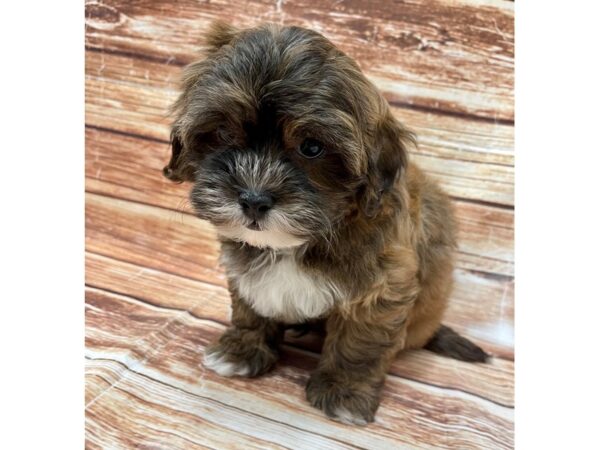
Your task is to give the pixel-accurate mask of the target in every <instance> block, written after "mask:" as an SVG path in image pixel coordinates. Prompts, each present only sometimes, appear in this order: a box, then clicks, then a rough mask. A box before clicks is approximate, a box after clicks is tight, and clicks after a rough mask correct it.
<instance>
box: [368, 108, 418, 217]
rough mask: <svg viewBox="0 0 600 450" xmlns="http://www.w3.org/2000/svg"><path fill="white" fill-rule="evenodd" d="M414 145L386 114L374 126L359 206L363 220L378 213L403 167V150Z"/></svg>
mask: <svg viewBox="0 0 600 450" xmlns="http://www.w3.org/2000/svg"><path fill="white" fill-rule="evenodd" d="M411 143H412V144H414V143H415V138H414V135H413V134H412V133H411V132H410V131H408V130H407V129H406V128H404V127H403V126H402V125H401V124H400V123H399V122H398V121H397V120H396V119H395V118H394V116H392V114H391V113H390V112H389V111H388V112H387V113H386V114H385V116H384V118H383V119H382V120H381V121H380V122H379V123H378V125H377V126H376V129H375V133H374V137H373V145H372V148H371V152H370V153H369V170H368V173H367V183H366V185H365V186H364V191H363V193H362V196H361V199H360V200H361V201H360V206H361V208H362V210H363V212H364V213H365V215H366V216H367V217H373V216H375V215H376V214H377V212H378V211H379V207H380V206H381V199H382V197H383V195H384V194H385V193H386V192H388V191H389V190H390V189H391V187H392V186H393V185H394V183H395V182H396V180H397V179H398V177H399V176H401V173H402V170H403V169H404V168H405V167H406V164H407V161H408V156H407V146H408V145H409V144H411Z"/></svg>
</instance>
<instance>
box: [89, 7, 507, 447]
mask: <svg viewBox="0 0 600 450" xmlns="http://www.w3.org/2000/svg"><path fill="white" fill-rule="evenodd" d="M216 18H220V19H224V20H226V21H228V22H231V23H234V24H236V25H239V26H252V25H255V24H258V23H261V22H265V21H272V22H278V23H284V24H294V25H302V26H307V27H310V28H313V29H316V30H318V31H320V32H322V33H324V34H325V35H326V36H328V37H329V38H331V39H332V40H333V41H334V42H335V43H336V44H337V45H339V46H340V47H341V48H342V49H343V50H344V51H346V52H347V53H348V54H349V55H351V56H352V57H354V58H355V59H356V60H357V61H358V62H359V64H360V65H361V67H362V68H363V70H364V71H365V73H366V74H367V76H368V77H369V78H370V79H372V80H373V81H374V82H375V83H376V85H377V86H378V87H379V88H380V89H381V90H382V91H383V92H384V95H385V96H386V98H387V99H388V100H389V102H390V104H391V105H392V108H393V111H394V114H395V115H396V116H397V117H398V118H399V119H400V120H401V121H402V122H404V123H405V124H406V125H408V126H409V127H410V128H412V129H413V130H414V131H416V133H417V134H418V137H419V149H418V150H416V151H414V152H413V153H412V154H411V157H412V159H413V160H414V161H416V162H417V163H418V164H419V165H420V166H421V167H423V168H424V169H425V170H426V171H427V172H428V173H430V174H431V175H432V176H434V177H436V178H437V179H438V180H440V182H441V183H442V185H443V186H444V188H445V189H446V190H447V191H448V192H449V193H450V194H451V196H452V198H453V199H454V201H455V204H456V209H457V213H458V219H459V222H460V249H459V254H458V264H457V268H456V272H455V278H456V288H455V291H454V293H453V296H452V301H451V306H450V308H449V310H448V312H447V314H446V319H445V322H446V323H447V324H449V325H451V326H453V327H454V328H455V329H457V330H459V331H460V332H461V333H463V334H465V335H467V336H468V337H470V338H471V339H472V340H474V341H476V342H477V343H479V344H480V345H482V346H483V347H484V348H485V349H486V350H487V351H488V352H491V353H492V354H493V355H494V358H493V359H492V361H491V362H490V363H489V364H485V365H475V364H467V363H463V362H459V361H455V360H451V359H447V358H443V357H439V356H436V355H433V354H431V353H429V352H426V351H413V352H409V353H406V354H404V355H402V356H401V357H399V358H398V360H397V361H396V362H395V363H394V365H393V366H392V368H391V370H390V373H389V375H388V380H387V384H386V386H385V389H384V392H383V399H382V403H381V407H380V409H379V411H378V414H377V419H376V422H375V423H374V424H371V425H369V426H367V427H364V428H360V427H350V426H346V425H343V424H339V423H336V422H331V421H328V420H327V419H325V418H324V417H323V416H322V414H321V413H320V412H319V411H317V410H315V409H313V408H311V407H310V406H309V405H308V404H307V403H306V401H305V400H304V384H305V382H306V380H307V378H308V374H309V372H310V370H312V369H313V368H314V367H315V366H316V363H317V359H318V352H319V342H318V340H317V339H316V338H315V337H314V336H311V335H309V336H306V337H304V338H302V339H296V338H294V337H292V336H288V337H287V338H286V344H285V345H284V347H283V351H282V354H283V356H282V360H281V362H280V363H279V364H278V365H277V367H276V369H275V370H274V371H273V372H272V373H270V374H269V375H267V376H264V377H262V378H260V379H256V380H246V379H239V378H234V379H224V378H221V377H219V376H216V375H215V374H213V373H212V372H208V371H206V370H204V368H203V367H202V365H201V364H200V360H201V355H202V352H203V349H204V347H205V346H206V345H207V344H208V343H209V342H211V341H213V340H214V339H216V338H217V336H218V335H219V333H221V332H222V331H223V329H224V328H225V327H226V326H227V317H228V308H229V300H228V295H227V290H226V280H225V277H224V275H223V271H222V269H221V268H220V267H219V266H218V265H217V257H218V245H217V243H216V240H215V235H214V232H213V230H212V228H211V227H210V226H209V225H208V224H207V223H205V222H203V221H200V220H198V219H195V218H194V217H193V215H192V214H191V208H190V206H189V205H188V203H187V189H188V186H184V185H175V184H172V183H169V182H168V181H167V180H165V179H163V177H162V175H161V169H162V167H163V166H164V164H165V163H166V161H167V160H168V157H169V146H168V135H169V118H168V117H167V108H168V106H169V104H170V103H171V102H172V101H173V100H174V98H175V96H176V95H177V82H178V76H179V73H180V71H181V68H182V67H183V66H184V65H185V64H187V63H189V62H191V61H192V60H194V58H195V57H196V55H197V47H198V36H199V35H200V33H201V31H202V30H204V29H205V27H206V26H207V24H208V23H210V21H212V20H213V19H216ZM513 58H514V33H513V3H512V2H510V1H507V0H413V1H410V2H401V1H392V0H375V1H360V0H342V1H340V0H331V1H329V0H316V1H313V0H284V1H275V0H271V1H261V0H249V1H244V2H234V1H233V0H210V1H208V0H206V1H197V0H182V1H178V2H167V1H156V0H135V1H130V0H103V1H101V2H96V1H88V2H86V168H85V170H86V172H85V173H86V431H87V433H86V446H87V447H88V448H106V449H128V448H145V449H150V448H152V449H159V448H160V449H193V448H216V449H229V448H240V449H247V448H260V449H263V448H290V449H319V448H331V449H333V448H373V449H386V448H460V449H466V448H485V449H496V448H512V447H513V441H514V439H513V416H514V414H513V413H514V409H513V408H514V389H513V375H514V363H513V355H514V353H513V326H514V320H513V311H514V303H513V298H514V295H513V294H514V280H513V275H514V257H513V256H514V254H513V231H514V227H513V176H514V153H513V117H514V109H513V84H514V83H513Z"/></svg>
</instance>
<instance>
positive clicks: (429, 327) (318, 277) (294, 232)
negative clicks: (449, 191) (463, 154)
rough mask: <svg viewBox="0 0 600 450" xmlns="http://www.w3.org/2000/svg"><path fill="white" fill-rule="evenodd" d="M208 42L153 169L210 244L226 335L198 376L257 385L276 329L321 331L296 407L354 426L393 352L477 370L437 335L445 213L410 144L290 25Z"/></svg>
mask: <svg viewBox="0 0 600 450" xmlns="http://www.w3.org/2000/svg"><path fill="white" fill-rule="evenodd" d="M207 42H208V46H207V47H208V48H207V51H206V54H205V57H204V59H202V60H201V61H198V62H196V63H193V64H191V65H190V66H188V67H187V68H186V69H185V71H184V76H183V92H182V94H181V96H180V97H179V99H178V100H177V102H176V104H175V105H174V113H175V116H176V118H175V121H174V124H173V130H172V136H171V138H172V151H173V153H172V158H171V161H170V162H169V164H168V166H167V167H165V169H164V173H165V175H166V176H167V177H168V178H170V179H171V180H174V181H192V182H194V187H193V189H192V192H191V202H192V204H193V205H194V207H195V209H196V211H197V214H198V216H199V217H200V218H203V219H206V220H209V221H210V222H211V223H212V224H213V225H215V227H216V229H217V231H218V233H219V236H220V240H221V243H222V261H223V264H224V266H225V268H226V270H227V275H228V279H229V289H230V292H231V299H232V318H231V322H232V326H231V328H229V329H228V330H227V331H226V332H225V333H224V334H223V336H221V338H220V339H219V341H218V342H217V343H215V344H214V345H213V346H212V347H210V348H209V350H207V352H206V354H205V358H204V364H205V366H207V367H208V368H210V369H212V370H214V371H216V372H218V373H219V374H222V375H225V376H231V375H239V376H249V377H252V376H256V375H260V374H262V373H264V372H265V371H267V370H269V369H270V368H272V367H273V365H274V363H275V362H276V360H277V357H278V352H277V345H278V343H279V342H280V341H281V339H282V336H283V331H284V329H285V328H286V327H289V326H291V325H294V324H299V323H306V322H309V321H315V320H326V332H327V336H326V339H325V343H324V347H323V354H322V356H321V360H320V362H319V366H318V368H317V370H316V371H315V372H314V373H313V374H312V375H311V377H310V379H309V381H308V385H307V387H306V393H307V398H308V401H309V402H310V403H311V404H312V405H314V406H316V407H317V408H320V409H322V410H323V411H324V412H325V413H326V414H327V415H328V416H329V417H332V418H334V419H337V420H341V421H344V422H350V423H357V424H364V423H366V422H370V421H372V420H373V418H374V414H375V411H376V409H377V406H378V404H379V394H380V390H381V387H382V385H383V382H384V379H385V374H386V371H387V369H388V367H389V365H390V362H391V361H392V359H393V358H394V356H395V355H396V354H397V353H398V352H399V351H401V350H403V349H408V348H420V347H424V346H425V347H426V348H429V349H430V350H432V351H436V352H439V353H445V354H447V355H450V356H453V357H455V358H459V359H463V360H467V361H485V358H486V354H485V353H484V352H483V351H482V350H481V349H480V348H479V347H477V346H475V345H474V344H472V343H470V342H469V341H467V340H466V339H464V338H462V337H460V336H458V335H457V334H456V333H454V332H453V331H452V330H450V329H449V328H447V327H444V326H441V325H440V321H441V318H442V314H443V312H444V309H445V308H446V302H447V299H448V296H449V294H450V290H451V287H452V265H453V263H452V260H453V250H454V247H455V225H454V219H453V213H452V208H451V204H450V201H449V200H448V198H447V197H446V195H444V193H443V192H442V191H441V190H440V189H439V188H438V187H437V185H436V184H435V183H434V182H433V181H431V180H430V179H428V178H427V177H426V176H425V175H424V174H423V173H422V172H421V171H420V170H419V169H418V168H417V167H416V166H415V165H413V164H411V163H409V161H408V157H407V152H406V147H407V145H409V144H411V143H412V142H413V137H412V135H411V134H410V133H409V132H408V131H407V130H406V129H405V128H404V127H403V126H402V125H401V124H400V123H398V122H397V121H396V119H395V118H394V117H393V116H392V114H391V113H390V109H389V106H388V104H387V102H386V101H385V100H384V99H383V97H382V96H381V95H380V93H379V92H378V91H377V90H376V88H375V87H374V86H373V85H372V84H371V83H370V82H369V81H368V80H367V79H366V78H365V77H364V75H363V74H362V73H361V71H360V69H359V68H358V66H357V65H356V63H355V62H354V61H353V60H352V59H350V58H349V57H348V56H346V55H345V54H344V53H342V52H341V51H339V50H338V49H337V48H336V47H335V46H334V45H333V44H332V43H331V42H330V41H328V40H327V39H326V38H325V37H323V36H322V35H320V34H318V33H316V32H313V31H310V30H306V29H302V28H298V27H280V26H275V25H266V26H262V27H259V28H255V29H249V30H241V31H240V30H235V29H233V28H231V27H229V26H227V25H224V24H220V23H217V24H215V25H214V26H213V27H212V29H211V30H210V32H209V33H208V39H207Z"/></svg>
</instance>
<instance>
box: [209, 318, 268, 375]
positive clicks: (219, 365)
mask: <svg viewBox="0 0 600 450" xmlns="http://www.w3.org/2000/svg"><path fill="white" fill-rule="evenodd" d="M277 359H278V354H277V350H276V349H273V348H271V347H270V346H269V345H267V344H266V342H265V339H264V336H263V335H262V333H261V332H260V330H241V329H238V328H235V327H232V328H229V329H228V330H227V331H226V332H225V333H224V334H223V335H222V336H221V337H220V339H219V341H218V342H216V343H215V344H212V345H210V346H209V347H207V348H206V349H205V351H204V359H203V363H204V367H206V368H207V369H210V370H212V371H214V372H216V373H218V374H219V375H221V376H225V377H231V376H241V377H255V376H258V375H261V374H263V373H265V372H267V371H268V370H269V369H271V368H272V367H273V366H274V365H275V362H277Z"/></svg>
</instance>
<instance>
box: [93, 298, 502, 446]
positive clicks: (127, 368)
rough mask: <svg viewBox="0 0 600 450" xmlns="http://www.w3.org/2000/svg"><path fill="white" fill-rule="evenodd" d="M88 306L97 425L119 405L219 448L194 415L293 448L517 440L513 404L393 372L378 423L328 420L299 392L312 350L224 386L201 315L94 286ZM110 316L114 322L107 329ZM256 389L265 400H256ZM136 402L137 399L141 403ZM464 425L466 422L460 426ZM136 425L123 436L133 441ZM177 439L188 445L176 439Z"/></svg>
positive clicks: (130, 418) (215, 329) (159, 427)
mask: <svg viewBox="0 0 600 450" xmlns="http://www.w3.org/2000/svg"><path fill="white" fill-rule="evenodd" d="M86 304H87V306H88V313H87V314H88V315H87V327H86V347H87V357H88V376H96V377H100V378H102V379H103V380H106V381H105V383H108V384H109V386H110V387H109V388H108V389H110V391H108V389H107V390H106V391H104V392H108V393H109V394H105V395H102V394H100V395H99V396H97V397H94V398H92V399H91V400H90V401H89V402H88V407H87V410H88V411H89V413H88V420H89V421H91V422H92V423H94V424H95V423H98V422H100V423H106V422H110V421H107V420H102V415H110V414H111V413H112V414H114V413H115V412H117V411H118V413H119V415H120V417H122V420H125V421H126V422H127V423H130V422H131V423H132V424H134V425H136V424H137V426H138V427H140V425H139V424H140V422H142V421H143V423H147V424H152V426H153V428H154V429H153V430H150V431H151V432H152V431H154V432H153V433H151V434H150V439H152V438H153V437H154V436H157V435H158V436H160V432H161V431H162V432H163V433H164V432H165V431H169V432H171V433H175V434H176V436H177V437H180V438H181V439H186V440H188V441H191V442H192V443H195V444H196V443H197V444H200V445H209V446H211V447H213V448H215V441H212V442H211V441H209V439H211V438H212V439H218V432H219V430H214V434H215V436H214V437H212V436H211V434H210V433H201V432H198V431H196V433H197V434H196V435H194V434H192V433H193V431H194V427H193V426H189V424H188V423H187V421H188V418H189V420H190V421H191V420H192V418H193V420H194V422H195V423H196V425H197V427H198V426H199V425H200V424H202V423H203V422H204V421H206V422H210V423H211V424H214V426H217V427H221V428H228V427H232V429H233V430H234V431H237V430H240V429H242V430H244V431H245V434H246V436H244V437H245V438H246V439H247V438H248V437H252V438H253V439H260V440H263V441H267V445H268V442H271V443H273V444H276V445H282V446H284V447H287V448H347V447H352V446H358V447H361V448H398V447H400V448H403V447H409V448H414V447H415V446H419V447H420V448H441V447H444V448H510V446H511V445H512V438H511V434H510V432H508V433H507V431H509V430H510V427H511V421H512V409H510V408H507V407H504V406H500V405H498V404H496V403H493V402H490V401H488V400H485V399H482V398H479V397H477V396H473V395H470V394H468V393H465V392H461V391H457V390H452V389H446V388H439V387H437V386H432V385H429V384H425V383H419V382H416V381H412V380H407V379H405V378H402V377H398V376H395V375H390V376H389V377H388V381H387V384H386V388H385V393H384V400H383V401H382V404H381V407H380V409H379V412H378V418H377V421H376V423H375V424H373V425H372V426H370V427H369V428H360V427H347V426H345V425H342V424H337V423H331V422H330V421H327V420H326V419H324V418H323V417H322V416H321V414H319V412H318V411H316V410H314V409H313V408H311V407H310V406H309V405H308V403H307V402H306V401H304V399H303V387H304V383H305V382H306V380H307V378H308V373H309V372H308V370H309V369H311V368H313V367H314V366H315V365H316V362H317V361H316V358H315V357H314V356H312V355H310V354H307V353H303V354H300V355H295V354H294V350H293V349H291V350H288V349H286V348H284V351H283V361H282V363H281V364H279V365H278V366H277V367H276V369H275V370H274V372H273V373H271V374H269V375H268V376H265V377H262V378H259V379H256V380H246V379H241V378H233V379H230V380H229V381H228V382H227V383H226V384H224V383H223V380H222V378H220V377H219V376H217V375H215V374H213V373H212V372H209V371H205V370H204V369H203V368H202V367H201V366H199V365H198V354H199V352H201V351H202V349H203V348H204V347H205V346H206V345H207V344H208V343H209V342H210V341H211V340H212V339H214V338H216V337H217V336H218V334H219V333H220V332H221V331H222V330H223V328H224V326H223V325H221V324H217V323H214V322H211V321H207V320H205V319H201V318H196V317H194V316H193V315H191V314H189V313H188V312H187V311H168V310H163V309H160V308H156V307H153V306H150V305H147V304H145V303H143V302H140V301H136V300H134V299H130V298H127V297H124V296H121V295H115V294H110V293H105V292H102V291H99V290H97V289H90V290H88V291H87V293H86ZM124 305H126V306H124ZM147 321H150V323H151V324H152V326H153V327H154V328H155V330H157V331H155V332H153V333H151V334H149V335H148V336H147V337H146V338H143V339H140V338H136V337H135V336H131V334H129V333H128V331H127V330H129V329H132V328H133V329H140V328H144V327H147V326H148V325H147V324H146V322H147ZM107 322H109V323H110V324H111V325H112V326H111V327H110V330H109V331H107V327H106V323H107ZM98 342H100V343H101V344H100V346H99V347H98V344H97V343H98ZM127 343H128V344H129V346H127V347H126V345H127ZM303 355H304V356H305V358H302V356H303ZM105 372H108V374H107V375H105ZM257 393H260V396H261V401H260V402H256V401H255V400H254V398H255V396H256V394H257ZM136 399H137V400H136ZM299 399H301V400H299ZM131 402H136V403H139V404H138V405H136V406H137V407H136V406H134V405H131ZM127 404H129V405H130V406H127ZM114 408H117V410H116V411H115V410H114ZM147 410H148V411H147ZM232 416H233V417H232ZM240 421H241V422H242V423H240ZM459 424H462V425H468V426H466V427H464V428H462V427H459V428H456V426H457V425H459ZM141 428H142V430H143V429H144V428H145V426H142V427H141ZM455 428H456V429H455ZM196 429H197V428H196ZM246 430H248V431H246ZM302 430H306V431H309V432H310V433H309V434H306V433H303V432H301V431H302ZM449 430H453V431H452V432H451V433H449ZM135 431H136V430H135V428H134V433H127V434H126V436H125V437H126V438H128V439H132V438H133V439H136V438H137V437H136V433H135ZM117 434H118V433H117ZM140 434H141V433H140ZM153 435H154V436H153ZM145 438H146V439H148V437H145ZM163 439H164V438H163ZM232 441H233V442H235V440H232ZM163 442H164V441H163ZM216 442H218V441H216ZM228 442H229V441H228ZM169 443H171V441H170V440H169ZM259 444H260V441H259ZM263 444H264V442H263ZM173 445H174V446H175V447H174V448H182V447H179V446H178V443H177V440H175V441H174V442H173ZM183 448H185V447H183ZM216 448H222V447H220V446H219V445H217V446H216Z"/></svg>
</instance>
